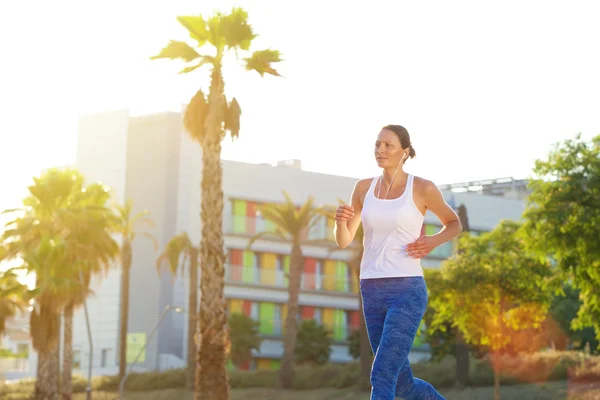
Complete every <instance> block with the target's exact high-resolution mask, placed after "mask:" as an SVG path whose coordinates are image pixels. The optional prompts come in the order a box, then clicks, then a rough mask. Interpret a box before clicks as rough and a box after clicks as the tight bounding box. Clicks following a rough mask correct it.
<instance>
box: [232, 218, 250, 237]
mask: <svg viewBox="0 0 600 400" xmlns="http://www.w3.org/2000/svg"><path fill="white" fill-rule="evenodd" d="M232 218H233V233H246V220H247V219H248V218H247V217H246V216H245V215H234V216H233V217H232Z"/></svg>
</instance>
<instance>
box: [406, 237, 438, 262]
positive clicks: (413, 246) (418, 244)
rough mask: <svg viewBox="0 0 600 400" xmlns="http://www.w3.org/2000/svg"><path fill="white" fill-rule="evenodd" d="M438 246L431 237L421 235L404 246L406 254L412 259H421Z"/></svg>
mask: <svg viewBox="0 0 600 400" xmlns="http://www.w3.org/2000/svg"><path fill="white" fill-rule="evenodd" d="M437 246H438V244H437V243H436V240H435V239H434V238H433V236H426V235H422V236H420V237H419V238H418V239H417V240H415V241H414V242H412V243H409V244H407V245H406V252H407V253H408V255H409V256H410V257H412V258H423V257H425V256H426V255H427V254H429V253H431V251H432V250H433V249H435V248H436V247H437Z"/></svg>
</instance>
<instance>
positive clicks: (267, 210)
mask: <svg viewBox="0 0 600 400" xmlns="http://www.w3.org/2000/svg"><path fill="white" fill-rule="evenodd" d="M283 195H284V196H285V199H286V201H285V202H284V203H276V204H265V205H263V206H261V207H259V211H260V214H261V215H262V217H263V218H264V219H265V220H267V221H271V222H272V223H273V224H274V226H275V230H274V231H273V232H261V233H259V234H257V235H255V236H254V237H252V239H251V240H250V242H249V243H248V247H247V248H248V249H250V248H251V247H252V244H253V243H254V242H255V241H256V240H257V239H259V238H260V237H262V236H264V235H275V236H278V237H280V238H281V239H283V240H286V241H290V242H291V243H292V254H291V257H290V266H289V271H286V272H287V273H288V304H287V315H286V317H285V323H284V333H283V357H282V358H281V369H280V371H279V379H278V385H279V386H280V387H283V388H286V389H291V388H292V384H293V382H294V351H295V348H296V339H297V332H298V325H297V322H298V321H297V318H298V314H299V305H298V299H299V297H300V286H301V283H302V271H303V270H304V255H303V254H302V246H301V245H302V243H303V242H306V239H307V235H308V232H310V229H311V228H312V227H313V226H314V225H315V224H317V223H319V222H320V221H321V218H320V217H321V216H322V215H323V213H324V211H323V210H322V209H320V208H316V207H315V206H314V199H313V198H312V197H309V198H308V200H307V201H306V202H305V203H304V204H303V205H302V206H301V207H296V205H295V204H294V201H293V200H292V198H291V197H290V196H289V194H287V192H285V191H284V192H283Z"/></svg>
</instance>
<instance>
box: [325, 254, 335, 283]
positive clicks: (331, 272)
mask: <svg viewBox="0 0 600 400" xmlns="http://www.w3.org/2000/svg"><path fill="white" fill-rule="evenodd" d="M335 271H336V262H335V260H325V262H324V263H323V289H325V290H335Z"/></svg>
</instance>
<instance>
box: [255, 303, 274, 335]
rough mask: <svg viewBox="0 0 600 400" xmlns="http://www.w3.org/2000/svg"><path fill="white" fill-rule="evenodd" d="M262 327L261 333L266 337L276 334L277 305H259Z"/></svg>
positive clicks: (260, 328)
mask: <svg viewBox="0 0 600 400" xmlns="http://www.w3.org/2000/svg"><path fill="white" fill-rule="evenodd" d="M258 313H259V316H260V321H259V322H260V327H259V332H260V333H262V334H264V335H273V334H274V333H275V304H274V303H260V305H259V311H258Z"/></svg>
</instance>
